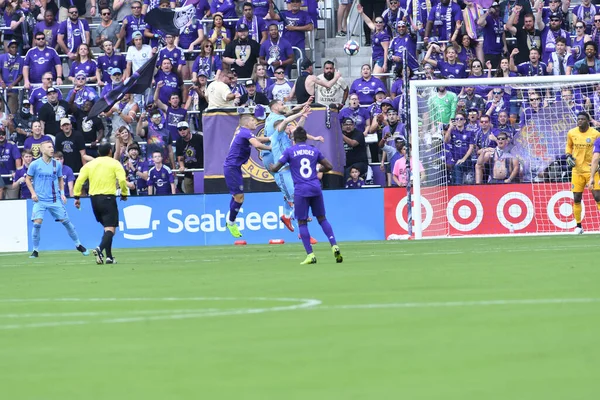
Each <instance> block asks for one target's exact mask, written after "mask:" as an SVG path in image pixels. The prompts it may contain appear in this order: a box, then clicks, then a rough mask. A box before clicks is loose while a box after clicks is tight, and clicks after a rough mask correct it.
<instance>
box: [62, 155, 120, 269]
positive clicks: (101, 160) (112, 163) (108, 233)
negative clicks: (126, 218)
mask: <svg viewBox="0 0 600 400" xmlns="http://www.w3.org/2000/svg"><path fill="white" fill-rule="evenodd" d="M88 180H89V181H90V189H89V194H90V196H91V199H92V210H94V216H95V217H96V221H98V222H100V223H101V224H102V226H103V227H104V235H103V236H102V241H101V242H100V246H98V247H96V248H95V249H94V250H93V253H94V255H95V256H96V264H104V254H103V251H104V250H106V264H116V263H117V262H116V261H115V259H114V258H113V255H112V241H113V236H114V234H115V229H116V228H117V226H119V209H118V208H117V189H116V187H117V185H116V182H117V181H118V183H119V187H120V188H121V200H123V201H125V200H127V195H128V193H129V190H128V189H127V179H126V178H125V169H124V168H123V166H122V165H121V163H120V162H118V161H117V160H115V159H114V158H113V154H112V147H111V145H110V143H102V144H100V146H98V157H97V158H95V159H94V160H92V161H90V162H88V163H87V164H85V165H84V166H83V168H81V171H79V177H78V178H77V181H76V182H75V188H74V189H73V197H74V198H75V207H77V208H79V207H81V200H79V196H81V188H82V186H83V184H84V183H85V182H86V181H88Z"/></svg>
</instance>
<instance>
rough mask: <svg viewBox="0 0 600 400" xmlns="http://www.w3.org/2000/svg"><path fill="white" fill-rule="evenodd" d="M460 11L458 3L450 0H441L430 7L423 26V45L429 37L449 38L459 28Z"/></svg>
mask: <svg viewBox="0 0 600 400" xmlns="http://www.w3.org/2000/svg"><path fill="white" fill-rule="evenodd" d="M462 20H463V17H462V11H461V8H460V6H459V5H458V4H456V3H454V2H453V1H450V0H441V1H440V2H439V3H437V4H436V5H435V6H433V4H432V7H431V11H430V12H429V16H428V17H427V25H426V26H425V37H424V38H423V41H424V42H425V45H427V44H428V43H429V39H430V38H431V39H433V38H437V39H438V40H441V41H444V40H450V38H451V37H452V33H453V32H454V31H455V30H456V29H460V25H459V21H462Z"/></svg>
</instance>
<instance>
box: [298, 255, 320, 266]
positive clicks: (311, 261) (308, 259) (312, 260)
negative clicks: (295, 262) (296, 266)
mask: <svg viewBox="0 0 600 400" xmlns="http://www.w3.org/2000/svg"><path fill="white" fill-rule="evenodd" d="M316 263H317V257H315V254H314V253H310V254H308V255H307V256H306V260H304V261H302V262H301V263H300V265H307V264H316Z"/></svg>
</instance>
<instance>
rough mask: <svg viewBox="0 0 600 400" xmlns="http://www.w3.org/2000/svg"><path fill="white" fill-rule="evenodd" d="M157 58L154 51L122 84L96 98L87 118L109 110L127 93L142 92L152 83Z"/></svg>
mask: <svg viewBox="0 0 600 400" xmlns="http://www.w3.org/2000/svg"><path fill="white" fill-rule="evenodd" d="M157 58H158V51H157V52H156V53H154V55H153V56H152V57H151V58H150V59H149V60H148V61H146V63H145V64H144V65H142V66H141V68H140V69H138V70H137V71H135V72H134V73H133V75H131V77H130V78H129V79H128V80H127V81H126V82H125V84H124V85H121V86H119V87H117V88H115V89H113V90H111V91H110V92H108V93H107V94H106V95H105V96H104V97H102V98H100V100H98V101H97V102H96V104H94V106H93V107H92V109H91V110H90V112H89V114H88V118H90V119H91V118H94V117H96V116H98V115H100V114H101V113H103V112H105V111H108V110H110V109H111V108H112V106H113V105H115V103H116V102H117V101H119V100H121V98H122V97H123V96H125V95H126V94H127V93H134V94H142V93H144V92H145V91H146V90H147V89H148V88H149V87H150V86H151V84H152V78H153V77H154V68H155V67H156V59H157Z"/></svg>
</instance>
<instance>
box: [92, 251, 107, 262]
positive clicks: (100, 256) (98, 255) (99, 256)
mask: <svg viewBox="0 0 600 400" xmlns="http://www.w3.org/2000/svg"><path fill="white" fill-rule="evenodd" d="M92 253H93V254H94V256H96V264H98V265H100V264H104V255H103V254H102V252H101V251H100V248H99V247H96V248H95V249H94V250H92Z"/></svg>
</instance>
